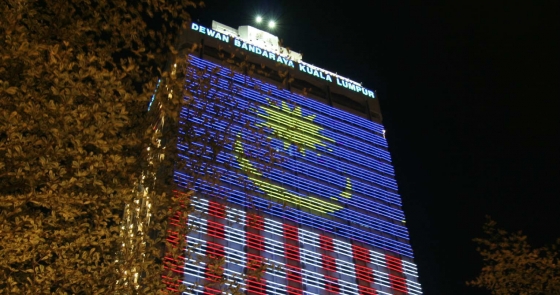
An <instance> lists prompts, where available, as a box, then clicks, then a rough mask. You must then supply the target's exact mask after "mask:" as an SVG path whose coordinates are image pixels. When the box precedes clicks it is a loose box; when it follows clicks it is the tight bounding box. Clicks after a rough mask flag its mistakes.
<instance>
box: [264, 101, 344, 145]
mask: <svg viewBox="0 0 560 295" xmlns="http://www.w3.org/2000/svg"><path fill="white" fill-rule="evenodd" d="M261 108H262V109H263V110H264V111H265V112H266V113H267V115H268V116H264V115H263V114H261V113H259V116H260V117H263V118H265V119H266V120H267V121H266V122H264V123H262V124H259V125H260V126H263V127H268V128H270V129H272V130H273V131H274V135H275V136H276V137H278V138H279V139H281V140H282V141H283V142H284V149H286V150H287V149H288V148H289V147H290V145H292V144H294V145H296V146H297V147H298V149H299V150H300V151H301V153H302V155H305V148H306V147H307V148H312V149H317V146H318V145H320V146H324V147H326V146H327V145H326V144H325V143H323V141H322V140H324V141H329V142H334V139H332V138H329V137H326V136H323V135H321V134H320V133H319V131H321V130H323V127H321V126H319V125H317V124H315V123H313V120H314V119H315V117H316V116H317V115H310V116H305V117H304V116H303V115H302V113H301V107H300V106H296V107H294V108H293V109H290V107H289V106H288V104H287V103H286V102H284V101H283V102H282V103H281V105H280V106H276V105H275V104H274V103H272V102H271V101H270V100H269V106H261ZM269 138H270V137H269Z"/></svg>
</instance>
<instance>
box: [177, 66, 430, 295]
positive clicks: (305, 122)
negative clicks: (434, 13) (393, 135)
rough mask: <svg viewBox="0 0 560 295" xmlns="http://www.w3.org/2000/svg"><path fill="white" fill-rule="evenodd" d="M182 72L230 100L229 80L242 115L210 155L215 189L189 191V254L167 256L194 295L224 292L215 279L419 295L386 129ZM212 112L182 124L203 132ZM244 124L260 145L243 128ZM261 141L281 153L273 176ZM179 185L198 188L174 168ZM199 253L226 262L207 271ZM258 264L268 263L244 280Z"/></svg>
mask: <svg viewBox="0 0 560 295" xmlns="http://www.w3.org/2000/svg"><path fill="white" fill-rule="evenodd" d="M189 70H190V71H192V72H191V73H196V74H193V75H194V76H191V77H195V78H191V80H192V81H189V80H187V81H186V83H187V84H188V83H196V82H195V80H197V79H196V75H210V73H211V75H213V76H215V77H216V78H215V79H211V80H210V81H211V83H212V87H214V88H215V89H216V90H223V91H225V92H228V91H229V93H230V94H231V93H232V91H231V89H232V85H234V86H235V89H236V90H235V91H234V93H233V95H234V96H235V98H236V100H235V101H236V105H235V108H236V111H238V112H239V113H240V114H242V116H241V118H242V119H241V120H240V122H239V123H238V124H234V126H230V127H229V128H228V129H227V130H228V132H227V133H228V134H226V136H228V137H229V138H230V143H231V144H228V146H227V147H226V148H225V150H224V151H222V152H220V153H219V154H218V155H215V163H216V164H215V165H216V169H218V170H219V171H220V174H221V178H220V184H219V185H216V184H211V185H210V184H205V183H202V182H201V183H197V184H196V185H195V187H196V197H193V200H192V201H193V204H194V206H195V208H196V212H197V213H199V214H191V216H189V221H188V222H189V224H190V225H193V228H195V230H193V231H192V232H191V233H189V234H188V236H187V237H186V239H187V243H188V244H189V245H190V246H192V247H189V248H192V249H195V250H193V252H192V253H188V255H185V257H184V261H169V263H171V264H170V265H174V268H175V270H176V271H178V272H183V273H184V279H183V281H182V282H181V283H183V284H186V285H187V286H190V287H191V289H193V290H194V291H193V292H195V293H197V294H220V293H221V292H222V290H220V288H219V287H211V284H208V282H212V281H213V280H216V279H217V277H218V276H219V277H225V278H228V279H230V280H231V281H236V282H238V284H237V285H238V286H239V288H240V289H241V291H243V292H246V294H422V292H421V288H420V285H419V284H418V282H417V273H416V266H415V264H414V263H413V262H412V258H413V255H412V249H411V248H410V244H409V242H408V232H407V229H406V227H405V226H404V220H405V218H404V214H403V212H402V210H401V203H400V197H399V195H398V194H397V185H396V182H395V180H394V177H393V175H394V174H393V168H392V165H391V162H390V155H389V153H388V151H387V143H386V141H385V139H384V137H383V126H382V125H380V124H377V123H374V122H371V121H368V120H366V119H364V118H361V117H359V116H356V115H353V114H350V113H348V112H345V111H342V110H339V109H336V108H333V107H330V106H328V105H325V104H323V103H321V102H318V101H315V100H313V99H310V98H306V97H304V96H301V95H298V94H294V93H291V92H290V91H287V90H283V89H279V88H278V87H277V86H275V85H271V84H268V83H264V82H262V81H260V80H258V79H255V78H249V77H248V76H246V75H243V74H240V73H234V72H231V71H230V70H229V69H227V68H225V67H222V66H219V65H217V64H215V63H212V62H209V61H205V60H202V59H199V58H196V57H192V56H191V57H190V66H189ZM194 99H201V98H199V97H196V93H195V97H194ZM212 116H216V114H215V113H214V112H213V109H212V108H208V109H207V111H205V113H204V115H203V116H193V115H192V113H190V112H189V110H188V107H187V108H185V109H184V110H183V111H182V113H181V120H183V123H184V122H189V124H193V125H194V126H197V125H198V126H202V125H203V124H205V122H208V120H207V118H209V117H212ZM205 118H206V119H205ZM247 125H250V126H253V127H258V128H261V129H262V130H264V132H265V133H266V134H265V138H266V141H262V140H261V141H260V142H256V139H255V138H254V137H253V135H251V134H248V133H247V132H244V130H246V129H244V126H245V127H246V126H247ZM204 127H205V128H211V129H212V130H214V131H216V132H218V133H219V132H224V130H226V126H225V124H220V123H214V124H212V126H204ZM195 129H196V128H195ZM180 132H182V131H181V130H180ZM200 132H202V129H200ZM263 146H266V147H269V148H270V147H272V148H274V149H275V150H276V154H277V157H279V158H280V161H278V162H276V163H274V164H273V165H272V167H271V169H264V167H263V160H264V162H266V160H267V158H266V154H265V149H263V148H262V147H263ZM178 148H179V151H180V156H182V157H189V156H190V154H189V149H188V148H187V147H186V146H183V145H181V144H179V146H178ZM231 160H233V161H232V162H231V163H232V165H225V164H224V163H226V162H227V163H229V162H228V161H231ZM222 164H224V165H222ZM184 169H188V167H186V168H184ZM240 175H241V176H242V180H240ZM175 179H176V181H177V182H178V184H179V186H185V187H186V186H187V184H189V183H190V182H191V181H193V180H192V179H191V177H189V176H188V174H187V173H185V172H184V171H181V170H180V169H177V170H176V171H175ZM247 184H248V185H249V189H250V190H249V191H253V192H254V194H252V195H251V194H250V193H249V194H248V193H247ZM203 256H211V257H213V258H216V257H217V258H221V259H224V260H225V264H224V265H223V267H222V268H221V269H220V270H219V271H217V270H215V269H211V268H210V267H208V266H207V265H205V263H203V262H202V263H201V262H200V261H196V259H195V258H194V257H203ZM264 263H268V264H272V265H274V266H275V267H272V268H270V267H269V268H266V269H265V270H264V273H263V275H262V276H258V277H257V276H251V275H250V274H251V270H254V269H256V268H259V267H260V266H261V265H263V264H264ZM241 274H246V275H245V277H244V278H242V276H241ZM168 284H169V286H170V288H173V284H176V282H171V281H170V282H168Z"/></svg>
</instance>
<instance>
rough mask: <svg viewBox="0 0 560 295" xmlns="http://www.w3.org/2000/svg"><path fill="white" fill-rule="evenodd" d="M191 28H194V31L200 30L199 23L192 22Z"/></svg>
mask: <svg viewBox="0 0 560 295" xmlns="http://www.w3.org/2000/svg"><path fill="white" fill-rule="evenodd" d="M191 29H192V30H193V31H198V25H197V24H195V23H192V25H191Z"/></svg>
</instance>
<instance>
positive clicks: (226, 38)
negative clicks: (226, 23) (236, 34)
mask: <svg viewBox="0 0 560 295" xmlns="http://www.w3.org/2000/svg"><path fill="white" fill-rule="evenodd" d="M218 34H219V33H218ZM222 41H224V42H226V43H229V36H228V35H222Z"/></svg>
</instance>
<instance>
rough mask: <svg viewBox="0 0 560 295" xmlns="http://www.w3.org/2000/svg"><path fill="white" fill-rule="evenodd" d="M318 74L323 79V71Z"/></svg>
mask: <svg viewBox="0 0 560 295" xmlns="http://www.w3.org/2000/svg"><path fill="white" fill-rule="evenodd" d="M319 75H320V76H321V79H323V80H325V76H323V72H319Z"/></svg>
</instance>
